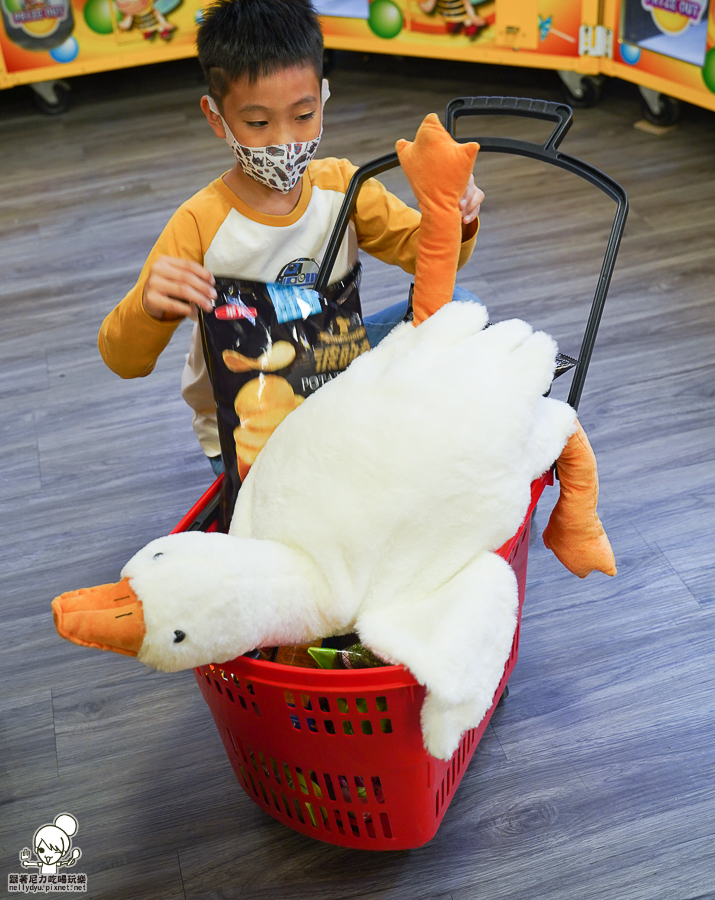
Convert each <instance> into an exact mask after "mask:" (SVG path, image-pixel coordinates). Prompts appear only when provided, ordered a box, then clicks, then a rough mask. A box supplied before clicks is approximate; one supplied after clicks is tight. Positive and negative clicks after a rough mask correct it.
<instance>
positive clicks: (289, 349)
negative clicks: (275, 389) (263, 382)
mask: <svg viewBox="0 0 715 900" xmlns="http://www.w3.org/2000/svg"><path fill="white" fill-rule="evenodd" d="M294 359H295V347H294V346H293V345H292V344H291V343H289V342H288V341H277V342H276V343H275V344H271V346H270V347H269V348H268V349H267V350H266V351H265V352H264V353H262V354H261V355H260V356H259V357H258V358H257V359H253V358H252V357H250V356H244V355H243V354H242V353H238V352H237V351H236V350H224V351H223V361H224V363H225V364H226V368H227V369H229V370H230V371H231V372H253V371H256V370H258V371H260V372H278V371H279V370H280V369H285V368H286V367H287V366H289V365H290V364H291V363H292V362H293V360H294Z"/></svg>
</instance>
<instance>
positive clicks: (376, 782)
mask: <svg viewBox="0 0 715 900" xmlns="http://www.w3.org/2000/svg"><path fill="white" fill-rule="evenodd" d="M372 790H373V793H374V794H375V799H376V800H377V802H378V803H384V802H385V795H384V794H383V793H382V782H381V781H380V778H379V776H377V775H373V776H372Z"/></svg>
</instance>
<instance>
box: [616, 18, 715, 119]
mask: <svg viewBox="0 0 715 900" xmlns="http://www.w3.org/2000/svg"><path fill="white" fill-rule="evenodd" d="M603 19H604V24H605V25H606V27H608V28H609V29H611V30H612V32H613V34H614V36H615V38H616V39H615V40H614V41H613V53H612V55H611V57H610V58H608V59H603V60H602V62H601V71H602V72H603V73H604V74H606V75H612V76H616V77H618V78H623V79H624V80H626V81H631V82H634V83H635V84H637V85H638V86H639V88H640V91H641V94H642V95H643V100H644V103H645V105H646V114H647V115H648V118H649V119H650V120H651V121H652V122H656V123H658V124H663V125H669V124H671V123H672V122H674V121H675V120H676V119H677V116H678V106H679V103H678V101H679V100H685V101H687V102H688V103H694V104H696V105H698V106H703V107H705V108H706V109H711V110H715V0H606V2H605V5H604V11H603Z"/></svg>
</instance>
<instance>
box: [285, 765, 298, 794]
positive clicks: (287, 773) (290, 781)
mask: <svg viewBox="0 0 715 900" xmlns="http://www.w3.org/2000/svg"><path fill="white" fill-rule="evenodd" d="M283 774H284V775H285V777H286V784H287V785H288V788H289V790H291V791H294V790H295V787H294V786H293V779H292V778H291V774H290V769H289V768H288V765H287V763H283Z"/></svg>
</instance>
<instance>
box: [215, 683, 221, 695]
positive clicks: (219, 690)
mask: <svg viewBox="0 0 715 900" xmlns="http://www.w3.org/2000/svg"><path fill="white" fill-rule="evenodd" d="M214 684H215V685H216V690H217V691H218V692H219V694H223V691H222V690H221V685H220V684H219V683H218V681H214Z"/></svg>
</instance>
